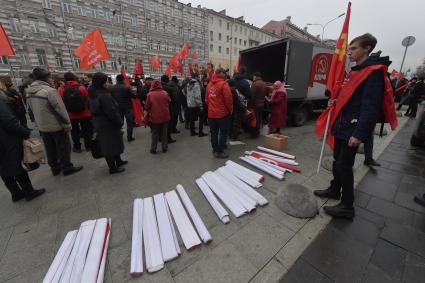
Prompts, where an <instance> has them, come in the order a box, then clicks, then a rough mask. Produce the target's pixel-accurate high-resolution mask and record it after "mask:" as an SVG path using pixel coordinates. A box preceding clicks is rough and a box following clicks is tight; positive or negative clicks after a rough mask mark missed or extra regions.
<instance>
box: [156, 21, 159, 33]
mask: <svg viewBox="0 0 425 283" xmlns="http://www.w3.org/2000/svg"><path fill="white" fill-rule="evenodd" d="M155 29H156V31H159V21H155Z"/></svg>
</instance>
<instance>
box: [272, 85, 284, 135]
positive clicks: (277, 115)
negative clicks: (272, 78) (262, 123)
mask: <svg viewBox="0 0 425 283" xmlns="http://www.w3.org/2000/svg"><path fill="white" fill-rule="evenodd" d="M269 105H270V108H271V115H270V121H269V128H272V129H280V128H284V127H285V126H286V113H287V94H286V90H285V87H284V86H283V85H282V83H281V82H275V90H274V91H273V93H272V96H271V98H270V101H269Z"/></svg>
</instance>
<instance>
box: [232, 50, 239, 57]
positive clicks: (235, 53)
mask: <svg viewBox="0 0 425 283" xmlns="http://www.w3.org/2000/svg"><path fill="white" fill-rule="evenodd" d="M233 54H234V55H235V56H236V55H238V49H237V48H233Z"/></svg>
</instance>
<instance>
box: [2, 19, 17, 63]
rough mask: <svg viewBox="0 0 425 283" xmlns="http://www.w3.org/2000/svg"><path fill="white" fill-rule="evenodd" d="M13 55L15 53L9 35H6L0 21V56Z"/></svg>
mask: <svg viewBox="0 0 425 283" xmlns="http://www.w3.org/2000/svg"><path fill="white" fill-rule="evenodd" d="M13 55H15V51H13V47H12V44H10V41H9V37H7V34H6V32H5V31H4V28H3V25H2V24H1V23H0V56H13Z"/></svg>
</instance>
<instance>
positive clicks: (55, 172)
mask: <svg viewBox="0 0 425 283" xmlns="http://www.w3.org/2000/svg"><path fill="white" fill-rule="evenodd" d="M51 170H52V174H53V176H57V175H59V174H60V173H61V169H60V168H52V169H51Z"/></svg>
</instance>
